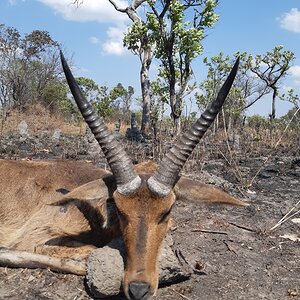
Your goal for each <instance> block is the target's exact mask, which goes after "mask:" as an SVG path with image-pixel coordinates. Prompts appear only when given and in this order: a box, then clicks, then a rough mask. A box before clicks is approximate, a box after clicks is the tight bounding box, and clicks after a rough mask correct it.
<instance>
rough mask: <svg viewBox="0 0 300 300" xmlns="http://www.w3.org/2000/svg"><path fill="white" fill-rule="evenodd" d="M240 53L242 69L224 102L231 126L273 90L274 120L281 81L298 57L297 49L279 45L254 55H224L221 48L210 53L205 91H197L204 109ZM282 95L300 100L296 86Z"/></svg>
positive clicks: (202, 86)
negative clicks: (286, 48) (284, 47)
mask: <svg viewBox="0 0 300 300" xmlns="http://www.w3.org/2000/svg"><path fill="white" fill-rule="evenodd" d="M238 56H239V57H240V65H239V72H238V74H237V76H236V78H235V81H234V84H233V87H232V89H231V91H230V93H229V95H228V97H227V101H226V104H225V106H224V109H225V112H226V113H227V117H228V120H229V122H228V123H229V127H230V125H231V120H232V121H233V123H234V120H237V119H238V118H240V117H241V116H242V114H243V113H244V112H245V111H246V110H247V109H248V108H249V107H251V106H252V105H253V104H255V103H256V102H257V101H259V100H260V99H262V98H263V96H265V95H267V94H269V93H272V113H271V114H270V116H271V120H272V119H273V118H275V111H276V110H275V100H276V98H277V97H278V96H279V91H280V83H281V81H282V79H283V78H284V77H285V76H286V74H287V71H288V69H289V68H290V65H291V62H292V60H293V59H294V53H293V52H291V51H284V50H283V47H282V46H276V47H275V48H274V49H273V50H272V51H268V52H267V53H266V54H264V55H261V54H257V55H254V56H253V55H251V54H247V53H246V52H243V53H239V52H237V53H235V54H234V57H233V58H230V56H225V57H224V54H223V53H222V52H221V53H219V54H218V55H216V56H213V57H211V58H210V59H209V58H207V57H206V58H205V59H204V63H205V64H206V66H207V67H208V75H207V79H206V80H205V81H203V82H202V83H201V84H200V89H201V90H202V92H203V94H199V93H197V94H196V98H197V104H198V106H199V107H200V108H202V109H203V108H204V107H206V105H207V103H208V102H209V101H210V100H211V99H212V98H214V97H215V96H216V93H217V91H218V90H219V88H220V85H221V83H222V81H223V80H224V79H225V77H226V76H227V75H228V72H229V70H230V66H231V65H232V64H233V62H234V60H235V59H236V58H237V57H238ZM280 98H281V99H284V100H287V101H289V102H292V103H297V101H299V99H298V96H297V95H294V91H292V90H291V91H289V92H288V93H287V94H286V95H284V94H283V95H282V96H280ZM232 118H233V119H232Z"/></svg>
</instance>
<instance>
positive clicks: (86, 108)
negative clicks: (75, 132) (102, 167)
mask: <svg viewBox="0 0 300 300" xmlns="http://www.w3.org/2000/svg"><path fill="white" fill-rule="evenodd" d="M60 57H61V63H62V66H63V70H64V73H65V76H66V79H67V82H68V85H69V87H70V90H71V92H72V95H73V97H74V99H75V101H76V104H77V106H78V108H79V110H80V112H81V114H82V116H83V118H84V119H85V121H86V123H87V124H88V126H89V128H90V129H91V131H92V133H93V134H94V136H95V138H96V140H97V142H98V143H99V145H100V147H101V149H102V151H103V153H104V155H105V157H106V159H107V162H108V164H109V166H110V168H111V171H112V173H113V175H114V177H115V180H116V183H117V190H118V192H119V193H120V194H122V195H130V194H133V193H134V192H135V191H136V190H137V188H138V187H139V186H140V184H141V179H140V177H139V176H138V175H137V173H136V171H135V170H134V167H133V164H132V161H131V159H130V158H129V156H128V155H127V154H126V152H125V150H124V148H123V147H122V145H121V144H120V143H119V142H118V141H117V140H116V139H115V137H114V136H113V135H112V134H111V132H110V131H109V130H108V128H107V127H106V125H105V124H104V123H103V121H102V120H101V119H100V118H99V116H98V115H97V114H96V112H95V111H94V109H93V107H92V105H91V104H90V103H89V102H88V101H87V100H86V98H85V97H84V95H83V93H82V91H81V89H80V88H79V86H78V84H77V82H76V80H75V79H74V77H73V75H72V72H71V70H70V68H69V66H68V64H67V62H66V60H65V58H64V55H63V53H62V51H60Z"/></svg>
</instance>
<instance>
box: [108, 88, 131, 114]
mask: <svg viewBox="0 0 300 300" xmlns="http://www.w3.org/2000/svg"><path fill="white" fill-rule="evenodd" d="M133 94H134V88H133V87H132V86H129V87H128V88H127V90H126V89H125V88H124V87H123V85H122V84H121V83H118V84H117V86H116V87H114V88H113V89H112V90H111V92H110V95H111V98H112V99H113V100H114V101H115V104H116V106H118V107H120V109H121V114H122V116H123V117H122V118H124V117H125V116H126V115H127V113H128V112H129V109H130V106H131V103H132V100H133V98H132V96H133Z"/></svg>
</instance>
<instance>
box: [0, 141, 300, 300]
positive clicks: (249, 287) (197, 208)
mask: <svg viewBox="0 0 300 300" xmlns="http://www.w3.org/2000/svg"><path fill="white" fill-rule="evenodd" d="M3 144H5V143H2V146H1V147H2V148H1V149H0V151H1V153H2V157H7V156H10V157H11V156H23V155H24V149H25V148H26V147H25V148H24V145H23V148H22V147H21V150H22V151H23V152H20V151H19V150H16V149H15V146H14V148H13V149H14V152H13V153H12V152H9V151H11V150H10V148H9V147H6V148H5V147H4V146H3ZM6 144H7V143H6ZM11 144H14V142H12V143H11ZM66 144H67V143H66V142H65V143H64V145H63V146H64V148H65V146H66ZM25 146H26V145H25ZM73 146H74V145H73ZM3 147H4V148H3ZM43 147H44V148H43ZM55 147H56V151H58V152H59V146H58V145H56V146H55ZM42 148H43V151H42V152H41V153H42V155H41V153H38V151H37V150H36V148H35V151H36V152H35V153H30V155H31V156H32V157H34V158H35V157H41V156H42V157H43V158H47V157H50V158H53V157H55V156H56V155H54V154H55V153H54V154H53V151H48V150H47V149H46V148H47V145H46V146H45V145H43V146H41V149H42ZM64 151H65V150H64ZM71 151H74V147H72V150H71ZM78 153H79V152H77V154H76V155H78ZM27 154H28V153H27ZM85 154H87V153H85V150H82V151H81V152H80V155H82V156H81V157H80V158H85V157H86V156H85ZM30 155H29V156H30ZM64 157H65V158H74V157H73V156H72V155H69V156H68V154H66V152H64ZM75 158H78V157H75ZM263 161H264V157H261V158H246V159H243V160H240V161H239V164H238V166H239V168H240V170H241V171H242V172H243V173H244V174H247V175H246V176H248V177H249V178H251V176H254V174H255V172H256V171H257V170H258V169H259V168H260V167H261V166H262V164H263ZM199 168H200V167H199ZM201 170H202V171H204V173H205V172H206V171H208V172H209V173H210V174H213V175H214V176H215V178H221V179H224V180H225V181H222V182H223V183H224V182H227V183H228V185H227V186H228V187H229V188H228V189H229V191H230V192H231V193H233V194H235V195H236V196H238V197H239V198H242V199H244V200H245V201H247V202H248V203H249V204H250V206H248V207H228V206H217V205H214V206H207V205H203V204H197V203H185V202H182V201H178V202H177V204H176V207H175V208H174V210H173V219H174V225H173V228H172V231H171V234H172V236H173V240H174V250H176V252H177V253H180V256H181V258H182V257H183V258H184V260H185V261H187V263H188V264H189V266H190V267H191V268H193V274H192V276H191V278H190V279H189V280H187V281H184V282H180V283H177V284H173V285H170V286H166V287H161V288H160V289H159V290H158V293H157V297H156V298H155V299H157V300H163V299H208V300H217V299H224V300H226V299H228V300H229V299H230V300H232V299H274V300H276V299H300V263H299V262H300V259H299V258H300V241H299V238H300V225H299V224H296V223H293V222H291V221H287V222H285V223H284V224H282V225H280V226H279V227H278V228H277V229H275V230H273V231H270V228H272V226H274V225H275V224H276V223H277V222H278V221H279V220H280V219H281V218H282V217H283V216H284V215H285V214H286V213H287V212H288V211H289V210H290V209H291V208H292V207H293V206H294V205H295V204H296V203H297V202H298V201H299V200H300V157H299V155H298V157H295V156H294V157H284V155H280V156H279V157H276V156H272V157H271V158H270V159H269V161H268V162H267V163H266V165H265V166H264V167H263V169H262V171H261V172H260V174H259V175H258V176H257V179H256V181H255V183H254V185H253V186H252V188H251V193H247V192H244V197H243V196H242V194H241V192H240V189H239V188H238V187H239V185H238V184H236V182H235V179H234V177H233V175H232V172H231V171H230V169H228V167H227V166H226V163H225V161H223V160H218V159H216V160H213V161H210V162H206V163H205V165H204V167H203V165H202V166H201ZM190 175H191V176H192V177H199V178H201V173H200V171H195V172H194V173H193V174H190ZM204 180H205V181H207V178H206V179H204ZM297 210H298V211H299V205H298V207H297V209H296V211H297ZM297 217H298V218H299V217H300V215H299V214H298V215H296V216H295V217H294V218H297ZM284 235H286V236H288V237H289V238H283V237H282V236H284ZM293 235H296V236H297V237H298V241H293V240H292V239H293ZM0 299H40V300H43V299H45V300H46V299H70V300H71V299H72V300H78V299H82V300H83V299H84V300H86V299H93V298H91V297H90V296H89V295H88V294H87V292H86V290H85V285H84V278H83V277H80V276H74V275H65V274H57V273H54V272H51V271H49V270H27V269H8V268H0ZM117 299H123V298H122V296H120V297H117Z"/></svg>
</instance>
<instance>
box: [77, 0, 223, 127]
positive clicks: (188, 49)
mask: <svg viewBox="0 0 300 300" xmlns="http://www.w3.org/2000/svg"><path fill="white" fill-rule="evenodd" d="M109 2H110V3H111V4H112V5H113V6H114V8H115V9H116V10H117V11H119V12H121V13H125V14H127V15H128V17H129V19H130V20H131V21H132V22H133V24H132V25H131V26H130V27H129V30H128V32H127V34H126V36H125V38H124V45H125V46H126V47H127V48H128V49H130V50H132V51H133V53H135V54H136V55H138V56H139V58H140V62H141V71H140V82H141V90H142V99H143V117H142V126H141V130H142V132H145V131H147V128H148V124H149V105H150V81H149V69H150V65H151V62H152V59H153V55H154V54H155V57H156V58H157V59H159V60H160V61H161V74H160V75H161V76H163V77H164V78H165V80H166V82H167V84H168V86H169V96H170V106H171V111H172V112H171V115H172V117H173V119H174V122H175V125H176V128H177V131H178V132H179V131H180V116H181V112H182V103H183V95H184V92H185V91H186V89H187V86H188V82H189V80H190V77H191V75H192V70H191V62H192V60H193V59H194V58H195V57H196V56H197V55H199V54H200V53H201V52H202V45H201V41H202V40H203V38H204V37H205V35H204V31H205V29H206V28H209V27H212V26H213V24H214V23H215V22H216V21H217V20H218V16H217V14H215V13H214V10H215V7H216V6H217V4H218V0H200V1H199V0H198V1H197V0H183V1H179V0H172V1H171V0H159V1H154V0H132V1H131V2H130V4H129V5H128V6H127V7H126V8H121V7H119V6H118V5H117V3H116V1H114V0H109ZM74 3H75V4H77V5H79V4H80V3H82V0H74ZM142 4H144V5H145V11H146V13H145V14H143V13H142V11H141V10H140V11H139V12H138V11H137V10H138V8H140V7H141V5H142ZM184 19H189V20H190V21H185V22H184ZM176 86H178V87H179V91H176Z"/></svg>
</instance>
